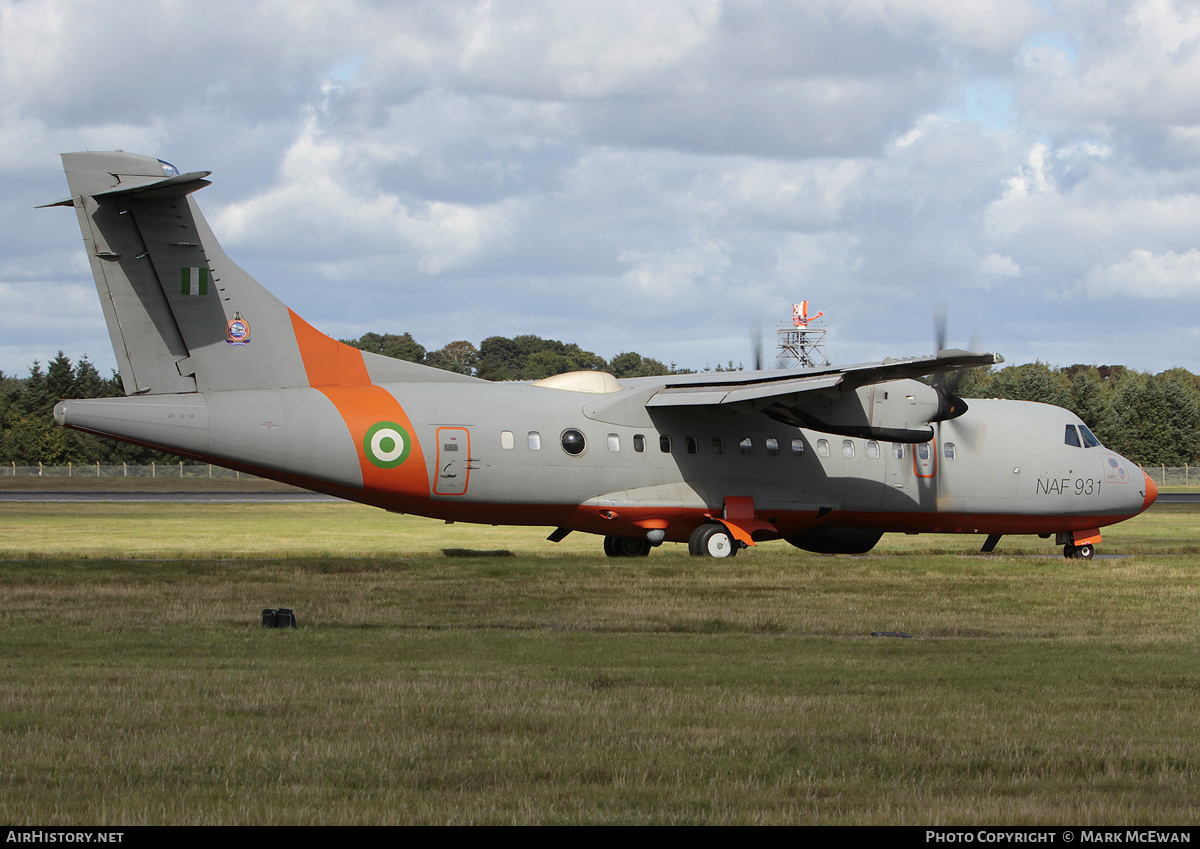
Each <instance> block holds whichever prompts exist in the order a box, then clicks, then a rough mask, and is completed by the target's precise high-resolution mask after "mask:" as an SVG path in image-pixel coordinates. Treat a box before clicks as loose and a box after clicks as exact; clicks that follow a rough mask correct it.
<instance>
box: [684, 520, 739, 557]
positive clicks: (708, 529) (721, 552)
mask: <svg viewBox="0 0 1200 849" xmlns="http://www.w3.org/2000/svg"><path fill="white" fill-rule="evenodd" d="M741 547H742V544H741V543H740V542H738V541H737V540H736V539H734V538H733V535H732V534H731V533H729V531H728V530H727V529H726V528H725V526H724V525H701V526H700V527H698V528H696V530H694V531H692V536H691V538H689V539H688V553H689V554H691V555H692V556H693V557H733V556H734V555H736V554H737V553H738V549H739V548H741Z"/></svg>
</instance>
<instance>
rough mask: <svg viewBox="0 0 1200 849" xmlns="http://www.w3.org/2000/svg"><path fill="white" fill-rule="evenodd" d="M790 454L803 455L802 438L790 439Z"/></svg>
mask: <svg viewBox="0 0 1200 849" xmlns="http://www.w3.org/2000/svg"><path fill="white" fill-rule="evenodd" d="M792 455H793V456H796V457H803V456H804V440H803V439H793V440H792Z"/></svg>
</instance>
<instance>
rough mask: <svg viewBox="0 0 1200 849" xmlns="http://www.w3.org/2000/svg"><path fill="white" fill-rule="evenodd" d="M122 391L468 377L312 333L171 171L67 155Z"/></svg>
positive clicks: (139, 162) (107, 157) (198, 177)
mask: <svg viewBox="0 0 1200 849" xmlns="http://www.w3.org/2000/svg"><path fill="white" fill-rule="evenodd" d="M62 159H63V167H64V168H65V170H66V173H67V185H68V186H69V187H70V189H71V197H69V198H67V199H66V200H62V201H59V202H58V203H55V204H49V205H50V206H72V207H74V208H75V212H76V214H77V215H78V216H79V227H80V230H81V231H82V233H83V241H84V246H85V248H86V250H87V252H88V260H89V262H90V263H91V267H92V274H93V276H94V277H95V279H96V289H97V291H98V292H99V294H100V302H101V304H102V305H103V307H104V318H105V320H106V321H107V323H108V333H109V336H110V338H111V339H112V343H113V351H114V352H115V353H116V357H117V366H118V368H119V370H120V373H121V380H122V382H123V384H124V386H125V393H126V394H127V395H162V394H170V393H182V392H197V391H199V392H212V391H222V390H242V389H285V388H289V387H301V386H320V385H360V384H365V383H403V382H415V381H421V382H424V381H440V382H447V381H452V382H454V381H473V380H474V378H470V377H466V376H464V375H455V374H451V373H449V372H444V371H440V370H437V369H430V368H427V367H425V366H419V365H416V364H414V363H407V362H403V361H400V360H393V359H390V358H387V357H380V356H378V355H375V354H364V353H363V352H362V351H359V350H357V349H355V348H351V347H349V346H347V345H343V344H342V343H340V342H337V341H335V340H333V339H330V338H329V337H327V336H324V335H323V334H321V333H319V332H318V331H316V330H314V329H313V328H312V327H311V326H310V325H308V324H307V323H305V322H304V321H303V320H302V319H301V318H300V317H299V316H297V315H296V314H295V313H293V312H292V311H291V310H289V309H288V308H287V306H286V305H285V304H283V303H282V302H281V301H280V300H279V299H277V298H276V297H275V296H274V295H272V294H271V293H270V292H268V291H267V290H266V289H265V288H264V287H263V286H262V285H260V284H259V283H258V281H256V280H255V279H254V278H253V277H251V276H250V275H249V274H247V273H246V272H245V271H243V270H242V269H241V268H239V267H238V266H237V265H236V264H235V263H234V262H233V261H232V260H231V259H229V257H227V256H226V255H225V251H223V250H222V249H221V245H220V244H219V243H218V242H217V238H216V236H214V235H213V232H212V230H211V229H210V228H209V226H208V222H207V221H205V220H204V216H203V215H201V213H200V209H199V207H198V206H197V205H196V202H195V200H194V199H193V198H192V196H191V195H192V193H193V192H195V191H197V190H198V189H202V188H204V187H205V186H207V185H209V181H208V180H206V179H204V178H205V177H207V176H208V175H209V172H208V171H194V172H192V173H188V174H180V173H179V171H178V170H177V169H176V168H175V167H174V166H173V165H170V164H168V163H166V162H163V161H162V160H159V159H155V158H154V157H153V156H141V155H138V154H134V153H125V152H123V151H119V150H118V151H106V152H86V153H64V154H63V155H62Z"/></svg>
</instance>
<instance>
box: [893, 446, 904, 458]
mask: <svg viewBox="0 0 1200 849" xmlns="http://www.w3.org/2000/svg"><path fill="white" fill-rule="evenodd" d="M892 456H893V457H895V458H896V459H897V460H903V459H904V445H903V444H901V443H899V442H893V443H892Z"/></svg>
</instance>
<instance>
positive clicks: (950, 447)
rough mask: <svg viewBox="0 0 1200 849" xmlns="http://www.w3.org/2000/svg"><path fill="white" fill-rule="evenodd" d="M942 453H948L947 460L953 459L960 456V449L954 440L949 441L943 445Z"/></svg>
mask: <svg viewBox="0 0 1200 849" xmlns="http://www.w3.org/2000/svg"><path fill="white" fill-rule="evenodd" d="M942 453H943V454H944V455H946V459H947V460H953V459H955V458H956V457H957V456H958V449H957V448H955V447H954V443H953V442H947V443H946V444H945V445H943V446H942Z"/></svg>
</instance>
